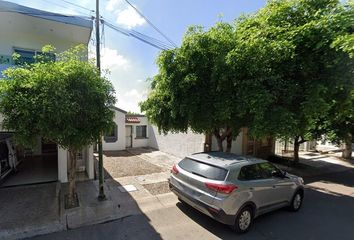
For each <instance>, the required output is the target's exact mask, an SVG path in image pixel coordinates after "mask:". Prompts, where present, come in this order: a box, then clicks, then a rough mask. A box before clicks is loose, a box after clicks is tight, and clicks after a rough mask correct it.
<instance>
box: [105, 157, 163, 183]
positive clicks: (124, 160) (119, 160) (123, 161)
mask: <svg viewBox="0 0 354 240" xmlns="http://www.w3.org/2000/svg"><path fill="white" fill-rule="evenodd" d="M103 163H104V165H103V167H104V169H105V178H119V177H126V176H138V175H145V174H151V173H158V172H163V169H162V168H161V167H159V166H157V165H155V164H151V163H149V162H147V161H144V160H143V159H142V158H139V157H137V156H135V155H133V154H131V153H129V152H128V151H107V152H105V153H104V161H103Z"/></svg>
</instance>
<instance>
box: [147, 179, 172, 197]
mask: <svg viewBox="0 0 354 240" xmlns="http://www.w3.org/2000/svg"><path fill="white" fill-rule="evenodd" d="M143 187H144V188H146V190H148V191H149V192H150V193H151V194H152V195H158V194H163V193H169V192H170V188H169V187H168V182H166V181H165V182H158V183H149V184H143Z"/></svg>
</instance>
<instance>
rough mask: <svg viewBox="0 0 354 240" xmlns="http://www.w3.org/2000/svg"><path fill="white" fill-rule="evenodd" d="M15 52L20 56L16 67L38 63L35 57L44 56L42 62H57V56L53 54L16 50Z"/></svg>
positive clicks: (16, 61)
mask: <svg viewBox="0 0 354 240" xmlns="http://www.w3.org/2000/svg"><path fill="white" fill-rule="evenodd" d="M14 52H15V53H16V54H18V55H19V58H18V59H16V60H15V64H16V65H22V64H25V63H27V64H31V63H34V62H35V61H36V59H35V57H36V56H38V55H42V58H41V59H42V60H44V61H46V62H47V61H52V60H55V55H54V54H53V53H45V54H43V53H42V52H39V51H34V50H24V49H17V48H15V49H14Z"/></svg>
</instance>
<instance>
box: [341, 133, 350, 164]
mask: <svg viewBox="0 0 354 240" xmlns="http://www.w3.org/2000/svg"><path fill="white" fill-rule="evenodd" d="M352 143H353V136H352V135H351V134H350V133H348V134H347V137H346V138H345V139H344V149H343V152H342V157H343V158H345V159H348V160H350V159H352V151H353V149H352Z"/></svg>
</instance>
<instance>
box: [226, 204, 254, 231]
mask: <svg viewBox="0 0 354 240" xmlns="http://www.w3.org/2000/svg"><path fill="white" fill-rule="evenodd" d="M252 223H253V211H252V208H251V207H248V206H247V207H244V208H242V209H241V211H239V213H238V214H237V216H236V221H235V225H234V226H231V228H232V229H233V230H234V231H235V232H237V233H245V232H247V231H248V230H249V229H250V228H251V225H252Z"/></svg>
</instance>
